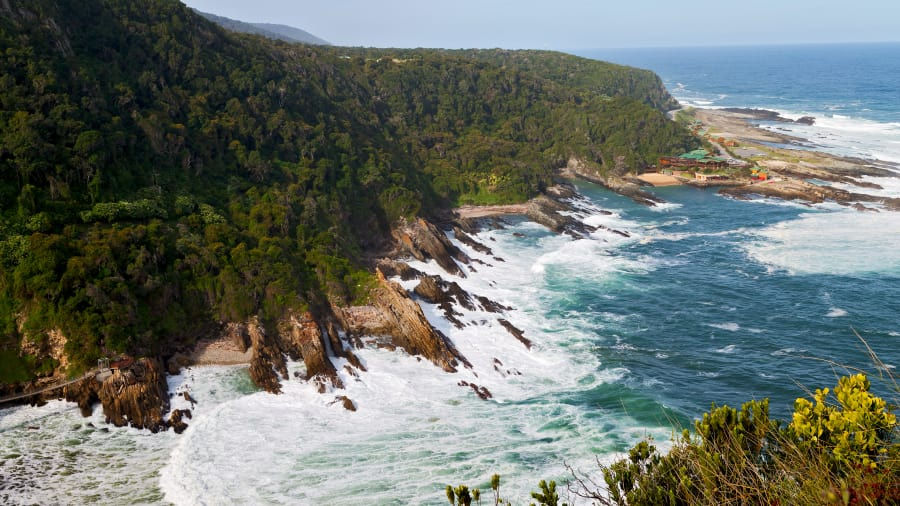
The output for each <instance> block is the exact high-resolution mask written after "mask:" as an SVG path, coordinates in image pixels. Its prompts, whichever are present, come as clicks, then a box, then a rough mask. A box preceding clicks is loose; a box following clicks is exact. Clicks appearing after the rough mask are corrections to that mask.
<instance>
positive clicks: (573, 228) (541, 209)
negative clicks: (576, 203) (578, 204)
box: [525, 195, 597, 238]
mask: <svg viewBox="0 0 900 506" xmlns="http://www.w3.org/2000/svg"><path fill="white" fill-rule="evenodd" d="M568 211H572V208H571V207H570V206H568V205H566V204H564V203H562V202H560V201H558V200H555V199H552V198H550V197H548V196H546V195H539V196H538V197H535V198H533V199H531V200H530V201H528V205H527V210H526V212H525V214H526V216H528V218H529V219H530V220H532V221H534V222H535V223H539V224H541V225H544V226H545V227H547V228H549V229H550V230H552V231H554V232H556V233H558V234H561V233H566V234H569V235H571V236H573V237H575V238H581V237H584V236H587V235H588V234H590V233H591V232H593V231H595V230H597V229H596V228H595V227H591V226H588V225H585V224H584V223H582V222H580V221H578V220H576V219H575V218H573V217H571V216H568V215H565V214H562V213H563V212H568Z"/></svg>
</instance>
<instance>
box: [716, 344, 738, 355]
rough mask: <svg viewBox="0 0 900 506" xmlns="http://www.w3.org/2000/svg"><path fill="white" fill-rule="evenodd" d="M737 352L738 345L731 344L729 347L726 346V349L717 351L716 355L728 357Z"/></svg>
mask: <svg viewBox="0 0 900 506" xmlns="http://www.w3.org/2000/svg"><path fill="white" fill-rule="evenodd" d="M735 350H737V345H736V344H729V345H728V346H725V347H724V348H719V349H717V350H716V353H724V354H726V355H730V354H732V353H734V352H735Z"/></svg>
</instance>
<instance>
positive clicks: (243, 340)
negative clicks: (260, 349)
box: [223, 323, 250, 352]
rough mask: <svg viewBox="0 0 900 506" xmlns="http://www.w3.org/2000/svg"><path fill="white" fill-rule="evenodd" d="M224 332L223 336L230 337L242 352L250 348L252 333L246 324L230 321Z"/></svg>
mask: <svg viewBox="0 0 900 506" xmlns="http://www.w3.org/2000/svg"><path fill="white" fill-rule="evenodd" d="M223 334H224V336H223V337H226V338H227V339H229V340H230V341H231V342H232V343H234V345H235V346H236V347H237V348H238V349H239V350H241V351H242V352H245V351H247V350H248V349H249V348H250V334H249V333H248V332H247V325H246V324H243V323H228V324H226V325H225V332H224V333H223Z"/></svg>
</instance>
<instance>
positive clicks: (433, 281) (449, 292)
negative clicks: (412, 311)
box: [413, 276, 511, 328]
mask: <svg viewBox="0 0 900 506" xmlns="http://www.w3.org/2000/svg"><path fill="white" fill-rule="evenodd" d="M413 292H414V293H415V294H416V295H418V296H419V297H421V298H422V300H424V301H425V302H428V303H431V304H437V305H438V307H440V308H441V310H442V311H443V312H444V317H445V318H447V320H449V321H450V322H451V323H453V324H454V325H455V326H456V327H457V328H462V327H463V323H462V322H461V321H459V319H457V318H456V317H457V316H460V313H458V312H457V311H456V310H455V309H454V305H459V306H462V307H463V308H465V309H468V310H469V311H476V310H479V309H480V310H482V311H487V312H490V313H499V312H502V311H508V310H509V309H511V308H509V307H506V306H504V305H503V304H499V303H497V302H494V301H492V300H490V299H488V298H487V297H482V296H477V295H472V294H470V293H469V292H467V291H465V290H463V288H462V287H461V286H459V284H458V283H456V282H455V281H445V280H443V279H441V277H440V276H423V277H422V278H421V281H420V282H419V284H418V285H416V287H415V289H413Z"/></svg>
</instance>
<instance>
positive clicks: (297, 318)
mask: <svg viewBox="0 0 900 506" xmlns="http://www.w3.org/2000/svg"><path fill="white" fill-rule="evenodd" d="M326 333H327V330H326ZM278 334H279V337H280V343H279V344H280V345H281V349H282V351H283V352H284V353H287V354H288V356H290V357H291V358H292V359H294V360H297V359H299V358H302V359H303V363H304V364H306V377H307V380H309V381H310V382H312V383H314V384H315V385H316V388H317V389H318V391H319V393H324V392H325V390H326V389H327V387H328V385H332V386H334V387H336V388H342V387H343V386H344V384H343V382H342V381H341V379H340V377H338V375H337V371H336V370H335V368H334V364H332V363H331V359H329V358H328V346H326V343H325V337H324V336H323V334H322V329H321V328H320V327H319V324H318V323H317V322H316V321H315V319H313V317H312V314H310V313H305V314H302V315H295V314H292V315H290V316H289V317H288V318H286V319H284V320H282V321H281V322H280V323H279V325H278ZM336 344H338V345H339V346H341V348H340V349H341V350H343V345H342V344H341V343H340V342H338V343H336Z"/></svg>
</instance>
